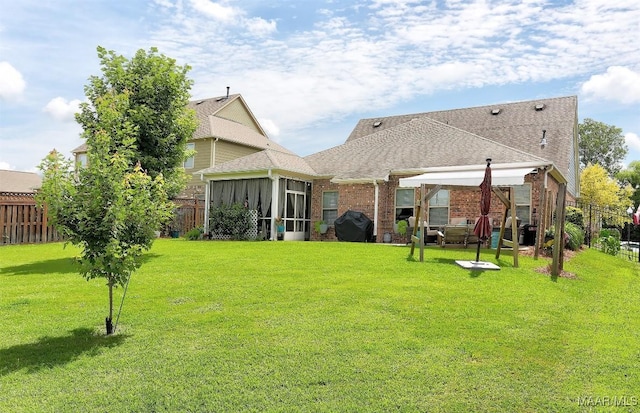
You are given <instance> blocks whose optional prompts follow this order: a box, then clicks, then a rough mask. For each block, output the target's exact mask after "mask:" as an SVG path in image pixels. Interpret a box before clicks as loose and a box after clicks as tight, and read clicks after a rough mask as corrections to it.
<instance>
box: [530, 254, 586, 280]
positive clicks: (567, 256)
mask: <svg viewBox="0 0 640 413" xmlns="http://www.w3.org/2000/svg"><path fill="white" fill-rule="evenodd" d="M579 252H580V251H572V250H570V249H565V250H564V256H563V262H565V263H566V262H567V261H569V260H570V259H571V258H573V257H574V256H575V255H576V254H578V253H579ZM518 253H519V254H522V255H527V256H530V257H533V255H534V248H533V247H529V248H527V249H522V250H520V251H519V252H518ZM540 256H542V257H547V258H551V257H552V256H551V253H550V252H547V251H543V250H541V251H540ZM535 271H536V272H538V273H540V274H544V275H548V276H550V277H551V276H552V275H551V264H549V265H547V266H545V267H540V268H536V269H535ZM558 277H560V278H568V279H572V280H575V279H577V278H578V276H577V275H576V274H574V273H572V272H568V271H564V270H561V271H560V274H558Z"/></svg>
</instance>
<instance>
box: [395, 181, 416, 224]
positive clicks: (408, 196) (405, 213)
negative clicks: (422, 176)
mask: <svg viewBox="0 0 640 413" xmlns="http://www.w3.org/2000/svg"><path fill="white" fill-rule="evenodd" d="M415 204H416V201H415V189H413V188H397V189H396V222H398V221H401V220H403V219H407V218H409V217H412V216H414V215H413V214H414V207H415Z"/></svg>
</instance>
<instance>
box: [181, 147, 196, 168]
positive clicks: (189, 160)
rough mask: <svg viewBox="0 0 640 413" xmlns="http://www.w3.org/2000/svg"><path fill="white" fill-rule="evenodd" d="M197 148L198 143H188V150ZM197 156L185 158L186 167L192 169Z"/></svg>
mask: <svg viewBox="0 0 640 413" xmlns="http://www.w3.org/2000/svg"><path fill="white" fill-rule="evenodd" d="M195 149H196V144H195V143H188V144H187V150H188V151H193V150H195ZM194 158H195V156H190V157H189V158H187V159H185V161H184V164H183V166H184V169H192V168H193V167H194V164H195V159H194Z"/></svg>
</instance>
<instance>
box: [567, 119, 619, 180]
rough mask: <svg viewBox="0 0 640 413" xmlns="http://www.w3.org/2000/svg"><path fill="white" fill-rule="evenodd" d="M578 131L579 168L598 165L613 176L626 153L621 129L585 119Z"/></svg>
mask: <svg viewBox="0 0 640 413" xmlns="http://www.w3.org/2000/svg"><path fill="white" fill-rule="evenodd" d="M578 130H579V134H580V140H579V145H578V147H579V150H578V152H579V156H580V167H581V168H585V167H587V165H589V164H593V165H595V164H598V165H601V166H602V167H603V168H604V169H605V170H606V171H607V172H608V174H609V176H615V175H616V173H617V172H618V171H620V168H621V165H622V160H623V159H624V157H625V156H626V155H627V152H628V149H627V145H626V144H625V142H624V135H623V134H622V129H620V128H617V127H615V126H612V125H607V124H606V123H602V122H597V121H595V120H593V119H589V118H586V119H585V120H584V121H583V122H582V123H580V124H579V125H578Z"/></svg>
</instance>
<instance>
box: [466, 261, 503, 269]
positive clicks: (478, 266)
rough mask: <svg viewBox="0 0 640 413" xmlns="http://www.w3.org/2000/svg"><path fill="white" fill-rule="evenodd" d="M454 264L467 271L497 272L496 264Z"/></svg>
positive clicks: (481, 262)
mask: <svg viewBox="0 0 640 413" xmlns="http://www.w3.org/2000/svg"><path fill="white" fill-rule="evenodd" d="M456 264H458V265H459V266H461V267H462V268H465V269H467V270H499V269H500V267H498V266H497V265H496V264H494V263H492V262H486V261H463V260H456Z"/></svg>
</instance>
